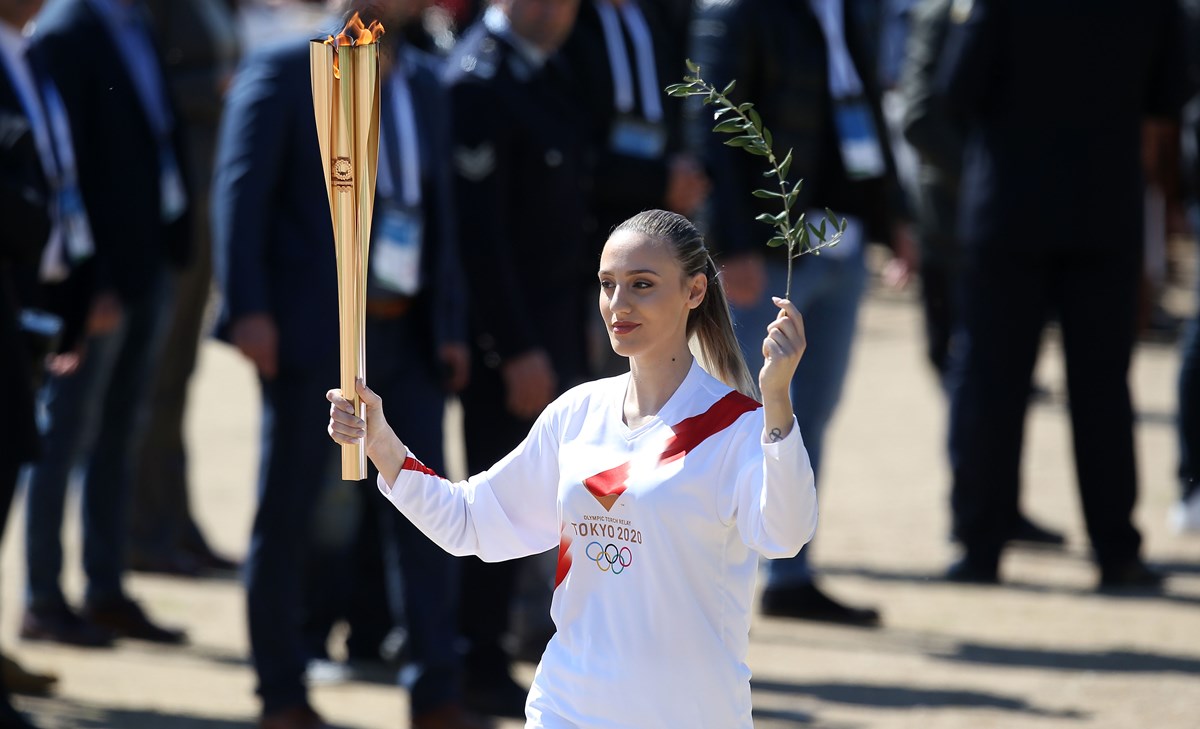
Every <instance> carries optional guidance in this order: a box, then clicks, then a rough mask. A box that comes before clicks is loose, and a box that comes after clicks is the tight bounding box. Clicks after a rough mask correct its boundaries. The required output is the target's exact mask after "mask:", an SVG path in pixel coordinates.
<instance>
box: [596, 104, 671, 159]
mask: <svg viewBox="0 0 1200 729" xmlns="http://www.w3.org/2000/svg"><path fill="white" fill-rule="evenodd" d="M608 146H609V148H610V149H612V151H614V152H616V153H617V154H623V155H625V156H627V157H637V158H638V159H660V158H662V156H663V153H664V152H666V149H667V130H666V129H664V128H663V125H662V124H658V123H654V122H648V121H646V120H645V119H641V118H639V117H636V116H631V115H629V114H620V115H618V116H617V120H616V122H614V123H613V126H612V132H611V133H610V134H609V137H608Z"/></svg>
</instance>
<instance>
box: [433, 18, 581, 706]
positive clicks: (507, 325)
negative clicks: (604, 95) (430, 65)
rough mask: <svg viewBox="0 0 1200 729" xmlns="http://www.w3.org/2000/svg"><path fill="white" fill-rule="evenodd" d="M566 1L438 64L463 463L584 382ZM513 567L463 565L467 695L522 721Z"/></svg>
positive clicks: (498, 23)
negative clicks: (463, 366) (454, 270)
mask: <svg viewBox="0 0 1200 729" xmlns="http://www.w3.org/2000/svg"><path fill="white" fill-rule="evenodd" d="M577 5H578V3H577V0H503V1H502V2H500V3H498V4H496V5H493V6H492V7H491V8H490V9H489V10H488V11H487V12H486V13H485V14H484V16H483V18H482V19H481V21H480V22H478V23H476V24H475V26H474V27H472V28H471V30H469V31H468V32H467V34H466V35H465V36H464V37H463V39H462V40H461V41H460V42H459V44H458V46H457V47H456V48H455V51H454V53H453V54H452V55H451V56H450V58H449V59H448V60H447V65H446V71H445V76H444V82H445V83H446V85H447V86H448V87H449V89H450V101H451V111H452V114H453V124H454V127H453V128H454V132H453V136H454V170H455V175H454V180H455V193H456V195H457V201H458V203H459V205H460V206H461V209H462V210H463V211H464V212H465V213H466V214H465V215H463V217H462V224H461V231H462V255H463V263H464V266H465V269H466V274H467V281H468V285H469V286H470V289H471V291H473V292H479V293H480V299H478V300H477V301H476V304H475V305H474V306H472V308H471V316H470V328H471V343H472V345H473V348H472V362H471V384H470V386H469V387H468V388H467V389H466V390H465V391H464V392H463V395H462V404H463V418H464V436H465V441H466V451H467V454H466V455H467V467H468V469H469V470H470V471H471V473H478V472H480V471H482V470H484V469H486V468H489V467H490V466H492V464H494V463H495V462H496V461H498V460H500V459H501V458H502V457H503V456H505V455H506V454H507V453H508V452H509V451H510V450H511V449H512V448H514V447H516V446H517V444H518V443H520V442H521V440H522V439H523V438H524V437H525V436H526V434H528V432H529V428H530V427H531V426H532V424H533V421H534V419H535V418H536V417H537V416H538V414H539V413H540V412H541V411H542V409H543V408H544V407H545V406H546V405H547V404H549V403H550V402H551V401H552V400H553V399H554V398H555V397H556V396H557V395H558V394H559V393H561V392H563V391H564V390H565V389H566V388H568V387H570V386H572V385H574V384H576V383H578V382H579V381H580V380H582V379H583V378H584V377H585V376H586V362H585V355H584V351H585V345H584V332H585V331H586V327H587V322H588V321H589V320H590V317H589V315H588V307H587V306H586V296H585V294H584V292H585V291H586V290H587V288H588V287H590V286H594V285H595V280H596V279H595V271H596V261H597V259H596V258H595V257H594V254H593V255H592V256H589V255H588V250H587V243H586V240H585V238H584V231H583V226H582V220H583V218H584V192H583V189H582V188H581V182H582V180H583V178H584V176H585V162H584V152H585V149H586V138H585V132H584V130H585V129H586V120H585V119H584V118H583V116H582V114H581V112H580V109H579V108H578V107H577V105H576V103H575V101H574V99H573V97H572V95H571V94H570V93H569V92H568V88H569V87H568V81H567V77H566V75H565V74H566V73H567V70H566V68H565V67H564V64H563V63H562V60H561V58H560V57H559V56H558V55H557V54H556V51H557V49H558V48H559V47H560V46H561V45H562V43H563V42H564V41H565V40H566V38H567V35H568V34H569V33H570V31H571V27H572V24H573V23H574V20H575V14H576V10H577ZM516 568H517V567H516V563H515V562H502V563H497V564H484V563H482V562H480V561H479V560H477V559H475V558H474V557H471V558H467V559H466V561H465V562H464V565H463V599H462V601H461V611H462V628H463V632H464V637H466V638H467V640H468V641H469V647H468V653H467V658H466V664H465V669H466V679H467V682H466V699H467V701H468V702H469V705H473V706H474V707H475V708H476V709H477V710H479V711H484V712H488V713H493V714H508V715H516V716H523V715H524V708H523V707H524V701H525V690H524V689H522V688H520V687H519V686H517V685H516V684H515V683H514V682H513V680H512V678H511V677H510V676H509V673H508V656H507V654H506V652H505V650H504V649H503V648H502V646H501V644H500V639H501V637H502V636H503V633H504V631H505V630H506V628H507V626H508V609H509V605H510V603H511V599H512V595H513V576H514V574H515V570H516Z"/></svg>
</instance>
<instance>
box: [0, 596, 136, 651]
mask: <svg viewBox="0 0 1200 729" xmlns="http://www.w3.org/2000/svg"><path fill="white" fill-rule="evenodd" d="M20 636H21V639H22V640H44V641H49V642H51V643H64V644H66V645H74V646H80V647H83V648H107V647H109V646H111V645H112V643H113V638H114V637H115V636H113V634H112V632H111V631H109V630H105V629H104V628H101V627H99V626H97V625H93V624H91V623H89V622H88V621H86V620H84V619H83V618H81V617H79V616H78V615H76V614H75V612H74V611H73V610H71V608H69V607H67V606H66V605H57V606H55V607H51V608H29V609H27V610H26V611H25V615H24V617H22V618H21V632H20Z"/></svg>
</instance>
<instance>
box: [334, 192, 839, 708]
mask: <svg viewBox="0 0 1200 729" xmlns="http://www.w3.org/2000/svg"><path fill="white" fill-rule="evenodd" d="M599 304H600V313H601V315H602V316H603V318H604V322H605V325H606V327H607V329H608V333H609V340H610V343H611V345H612V347H613V349H614V350H615V351H616V352H617V353H618V354H620V355H622V356H625V357H627V358H628V359H629V372H628V373H627V374H623V375H620V376H618V377H613V378H608V379H602V380H597V381H594V382H590V383H586V384H583V385H580V386H579V387H576V388H574V389H572V390H570V391H568V392H567V393H565V394H564V395H562V396H561V397H559V398H558V399H557V400H555V401H554V402H553V403H551V404H550V405H549V406H548V407H547V408H546V410H545V411H544V412H542V414H541V416H540V417H539V418H538V419H537V421H536V423H535V424H534V426H533V429H532V430H531V431H530V433H529V435H528V437H527V438H526V439H525V441H524V442H523V443H522V444H521V445H519V446H518V447H517V448H516V449H515V450H514V451H512V452H511V453H510V454H509V455H508V456H506V457H505V458H503V459H502V460H501V461H500V462H499V463H497V464H496V465H494V466H493V467H492V468H490V469H488V470H487V471H485V472H484V473H480V474H477V475H475V476H473V477H471V478H470V479H469V480H467V481H464V482H461V483H451V482H450V481H448V480H446V479H443V478H441V477H439V476H438V475H437V474H435V473H434V472H433V471H431V470H430V469H428V468H426V467H425V466H424V465H423V464H422V463H421V462H420V461H419V460H417V458H416V457H415V456H414V454H412V453H411V452H409V451H408V449H407V447H406V446H405V445H404V443H403V442H402V441H401V440H400V439H399V438H398V437H397V435H396V433H395V432H394V431H393V430H392V429H391V428H390V427H389V426H388V423H387V419H386V417H385V416H384V412H383V403H382V400H381V399H380V398H379V397H378V396H377V395H375V393H373V392H372V391H371V390H370V389H368V388H367V387H366V385H365V384H364V383H362V382H359V383H358V385H357V390H358V394H359V395H360V397H361V398H362V400H363V401H364V402H365V404H366V409H367V411H366V419H365V422H364V421H363V420H362V419H359V418H358V417H356V416H355V415H354V414H353V411H352V407H351V405H350V403H349V402H348V401H347V400H346V399H345V398H344V397H343V395H342V393H341V391H340V390H331V391H330V392H329V393H328V395H327V398H328V399H329V401H330V402H331V403H332V405H331V408H330V415H331V417H330V423H329V433H330V435H331V437H332V438H333V439H334V440H335V441H337V442H338V443H342V444H348V443H355V442H362V443H363V445H364V446H365V448H366V452H367V455H368V457H369V458H370V459H371V460H372V462H374V463H375V464H376V466H377V467H378V468H379V472H380V478H379V482H378V485H379V488H380V491H381V492H383V494H384V495H385V496H386V497H387V498H388V499H389V500H390V501H391V502H392V503H393V504H394V505H395V506H396V508H397V509H399V510H400V511H401V512H403V513H404V515H405V516H407V517H408V518H409V519H410V520H411V521H412V522H413V523H414V524H416V525H417V526H418V527H419V528H420V529H421V530H422V531H424V532H425V533H426V534H427V535H428V536H429V537H430V538H431V539H433V540H434V541H435V542H437V543H438V544H439V545H441V546H442V548H444V549H445V550H447V551H448V552H451V553H453V554H458V555H467V554H474V555H477V556H479V557H480V558H482V559H484V560H487V561H499V560H506V559H513V558H516V557H521V556H524V555H529V554H536V553H539V552H543V551H545V550H547V549H550V548H552V547H554V546H555V545H557V546H558V548H559V557H558V571H557V576H556V588H555V593H554V600H553V603H552V607H551V610H552V614H553V618H554V622H555V625H556V626H557V629H558V631H557V633H556V634H555V636H554V637H553V639H552V640H551V641H550V644H549V645H548V646H547V648H546V652H545V654H544V655H543V657H542V661H541V664H540V665H539V666H538V670H537V674H536V676H535V677H534V680H533V686H532V688H531V690H530V695H529V698H528V701H527V703H526V719H527V723H526V726H527V727H531V728H539V729H540V728H545V729H566V728H567V727H571V728H574V729H587V728H588V727H608V726H617V725H621V726H631V725H634V726H688V727H719V728H720V729H729V728H730V727H742V728H744V729H750V727H752V720H751V701H750V670H749V668H748V667H747V665H746V650H747V644H748V634H749V627H750V615H751V606H752V604H753V603H752V598H753V592H754V580H755V574H756V565H757V559H758V555H759V554H761V555H764V556H766V557H783V556H790V555H794V554H795V553H796V552H797V551H799V549H800V548H801V547H802V546H803V545H804V544H805V543H806V542H807V541H808V540H809V539H810V538H811V536H812V533H813V530H814V529H815V526H816V519H817V505H816V491H815V489H814V485H813V476H812V469H811V467H810V465H809V460H808V454H807V452H806V450H805V448H804V444H803V441H802V440H801V436H800V433H799V430H798V428H797V427H796V424H795V419H794V417H793V415H792V408H791V403H790V396H789V383H790V381H791V378H792V374H793V373H794V372H795V369H796V365H797V364H798V363H799V361H800V357H801V355H802V354H803V352H804V346H805V339H804V327H803V323H802V321H801V318H800V315H799V313H798V312H797V311H796V309H795V307H794V306H792V304H791V303H790V302H788V301H786V300H783V299H777V300H776V304H777V306H778V307H779V315H778V317H777V318H776V319H775V320H774V321H773V322H772V323H771V324H770V325H769V326H768V327H767V331H766V337H765V338H764V340H763V345H762V348H763V356H764V359H765V363H764V365H763V368H762V370H761V371H760V372H759V375H758V384H759V388H760V389H761V392H762V404H761V405H760V404H759V403H758V402H757V401H755V400H754V399H752V398H751V397H750V395H751V394H752V393H753V391H754V385H753V382H752V380H751V377H750V375H749V372H748V371H747V369H746V365H745V362H744V360H743V359H742V356H741V353H740V350H739V348H738V345H737V341H736V340H735V338H734V334H733V328H732V324H731V322H730V318H729V310H728V305H727V303H726V300H725V296H724V292H723V291H722V288H721V283H720V281H719V279H718V278H717V270H716V267H715V265H714V264H713V261H712V259H711V257H710V256H709V254H708V251H707V249H706V248H705V247H704V243H703V240H702V239H701V236H700V235H699V233H698V232H697V231H696V229H695V228H694V227H693V226H692V224H691V223H689V222H688V221H687V220H686V219H685V218H683V217H682V216H680V215H676V214H674V213H668V212H664V211H661V210H654V211H648V212H644V213H640V214H639V215H637V216H634V217H633V218H631V219H629V220H627V221H625V222H624V223H622V224H621V225H619V226H618V227H617V228H616V230H615V231H614V232H613V234H612V235H611V237H610V238H609V240H608V242H607V244H606V245H605V247H604V251H603V254H602V256H601V259H600V270H599ZM546 305H547V306H554V305H555V302H552V301H548V302H546ZM689 340H691V342H692V347H694V349H695V352H696V356H695V357H693V350H692V348H690V347H689ZM697 358H698V359H699V360H700V362H703V363H704V365H703V366H702V365H701V364H700V362H698V361H697Z"/></svg>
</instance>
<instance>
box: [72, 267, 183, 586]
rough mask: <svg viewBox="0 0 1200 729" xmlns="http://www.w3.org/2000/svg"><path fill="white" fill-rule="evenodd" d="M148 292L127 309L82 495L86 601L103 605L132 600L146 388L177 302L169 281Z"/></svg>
mask: <svg viewBox="0 0 1200 729" xmlns="http://www.w3.org/2000/svg"><path fill="white" fill-rule="evenodd" d="M147 287H148V289H149V290H148V291H147V292H146V293H145V294H144V296H143V298H142V299H141V300H139V301H135V302H126V304H125V309H124V321H123V327H124V336H123V337H122V340H121V344H120V349H119V351H118V352H117V354H116V359H115V362H114V365H113V369H112V373H111V376H110V377H109V378H108V381H107V383H106V386H105V387H104V390H103V393H102V395H101V396H102V397H103V401H102V404H101V411H100V414H99V417H98V421H97V432H96V439H95V442H94V444H93V445H92V447H91V448H90V449H89V452H88V453H87V454H86V456H85V457H86V459H87V460H86V470H85V473H84V480H83V490H82V499H81V506H82V513H83V550H82V551H83V569H84V572H85V573H86V575H87V591H86V593H85V598H84V601H85V603H87V604H89V605H103V604H109V603H114V602H120V601H123V600H124V599H125V593H124V589H123V588H122V585H121V577H122V574H123V572H124V569H125V550H126V544H127V535H128V513H129V494H130V491H129V489H130V483H131V481H132V478H133V475H134V470H133V461H134V457H135V454H136V452H137V446H138V444H139V443H140V438H141V435H142V434H143V433H144V426H145V423H146V416H147V415H148V409H149V400H148V398H147V391H146V388H145V387H144V385H145V383H147V382H150V381H151V380H152V378H153V372H154V369H155V366H156V364H157V360H158V355H159V353H160V351H161V350H160V345H161V342H162V341H163V335H164V331H163V327H164V325H165V323H166V322H165V319H166V317H165V315H164V311H165V309H166V307H164V302H165V301H168V300H169V297H170V292H169V285H168V283H167V281H166V278H165V274H164V276H163V278H162V279H160V280H159V281H148V282H147Z"/></svg>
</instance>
